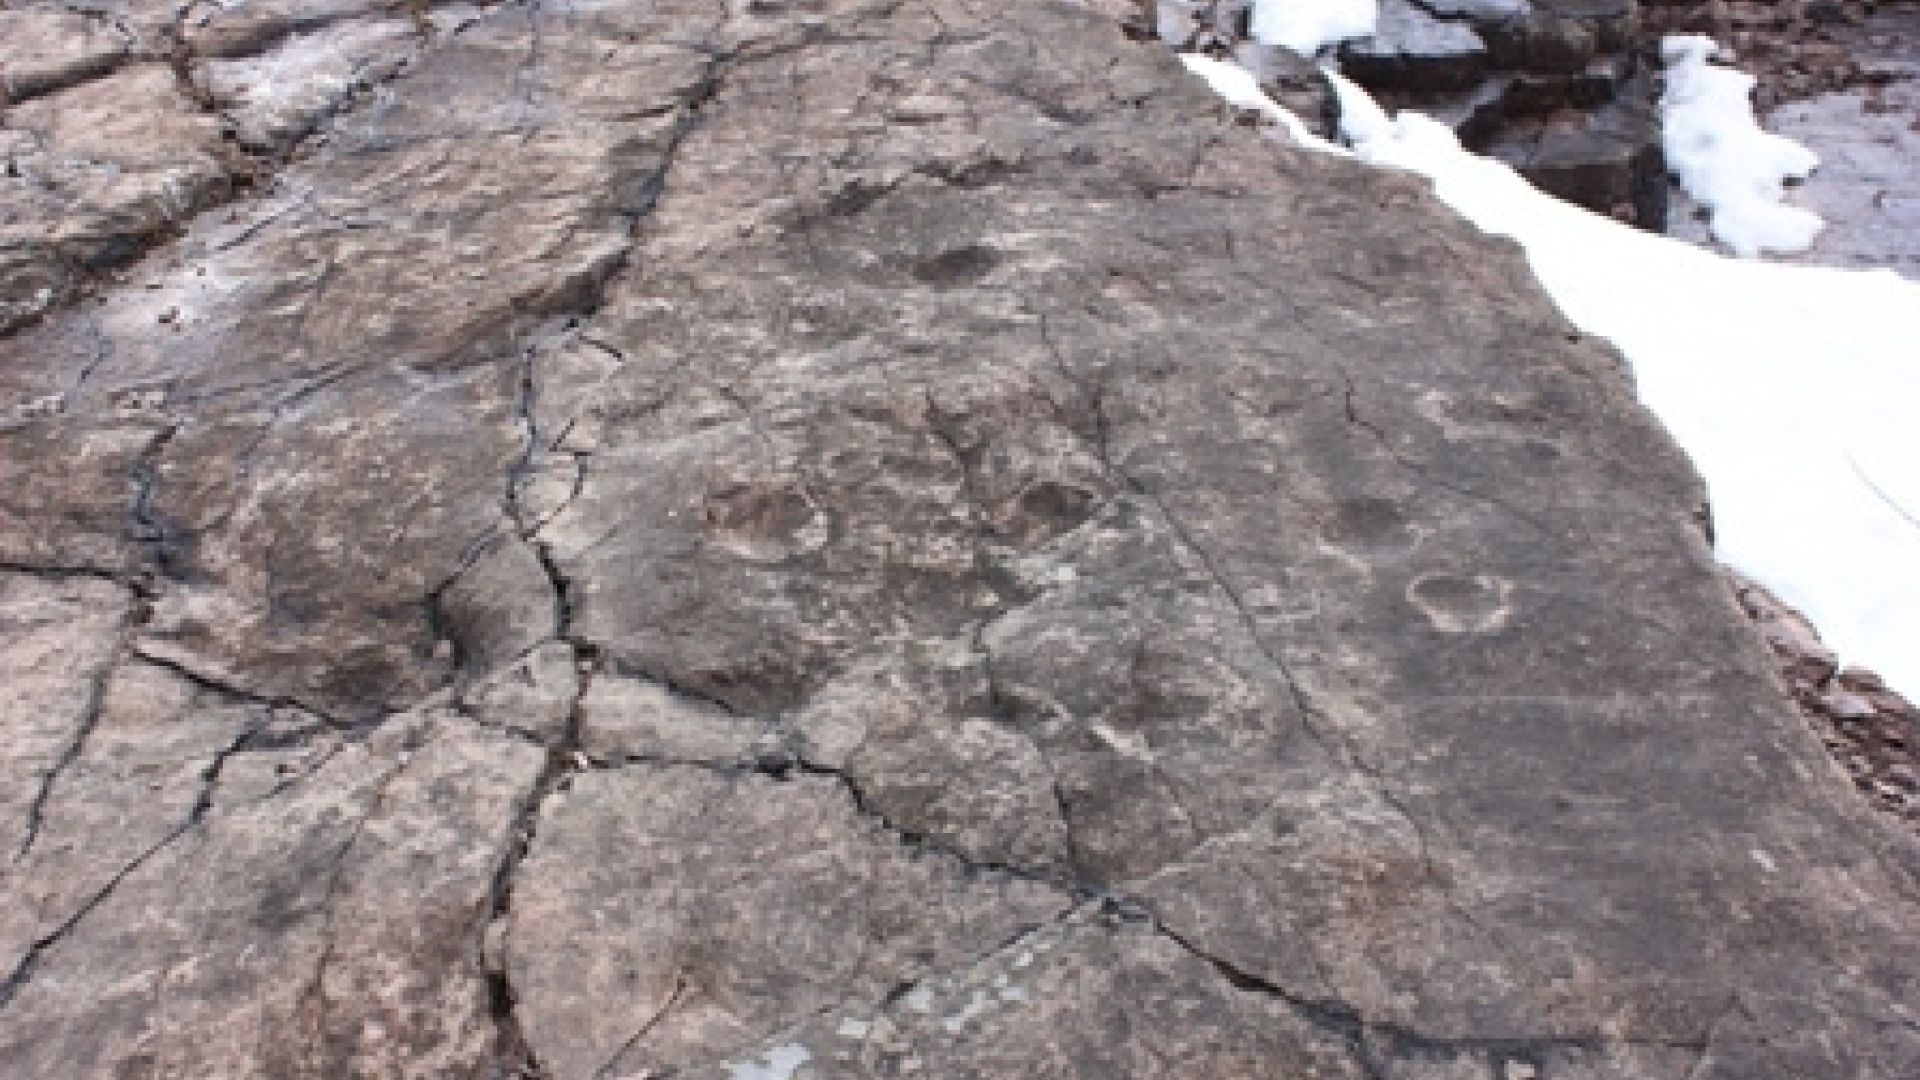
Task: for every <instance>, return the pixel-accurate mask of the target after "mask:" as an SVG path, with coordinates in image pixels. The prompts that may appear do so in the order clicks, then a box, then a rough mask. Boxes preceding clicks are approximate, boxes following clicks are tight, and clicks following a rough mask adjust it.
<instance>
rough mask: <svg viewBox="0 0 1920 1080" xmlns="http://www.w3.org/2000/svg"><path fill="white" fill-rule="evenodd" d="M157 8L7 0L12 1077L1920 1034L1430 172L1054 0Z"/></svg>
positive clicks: (1577, 1061)
mask: <svg viewBox="0 0 1920 1080" xmlns="http://www.w3.org/2000/svg"><path fill="white" fill-rule="evenodd" d="M158 6H159V5H153V7H155V8H157V7H158ZM147 7H148V5H140V4H129V5H125V6H124V7H123V8H116V9H114V13H113V14H112V15H111V16H106V15H102V16H93V15H87V14H84V13H83V14H79V15H76V14H74V12H73V11H72V10H71V9H63V8H57V7H53V6H25V7H18V8H14V9H11V10H10V11H9V12H8V14H7V18H8V20H9V31H8V33H7V35H6V37H5V38H4V39H3V40H4V45H3V46H0V48H4V49H5V50H6V52H7V53H8V55H7V57H6V60H5V63H6V65H7V66H6V71H7V76H6V77H7V79H8V80H9V82H8V86H9V93H11V94H13V95H14V96H15V98H16V100H17V104H15V105H13V106H11V107H10V109H9V112H8V113H7V117H6V122H5V123H6V132H7V135H6V137H7V138H8V139H9V140H11V141H10V142H9V143H8V144H7V145H8V148H9V149H8V151H7V154H8V161H9V162H10V165H9V168H8V176H7V180H6V182H7V183H8V184H9V185H11V188H10V194H9V198H8V201H7V202H6V203H5V206H6V211H5V213H6V214H7V217H6V219H5V222H6V225H5V227H6V229H7V232H6V234H5V246H4V248H3V249H0V250H4V252H5V258H6V260H7V263H6V266H7V271H6V273H7V277H6V284H5V286H4V289H5V291H4V294H3V295H0V300H3V301H4V303H5V304H6V305H7V307H6V310H7V311H8V312H9V313H10V316H9V318H10V319H11V325H12V327H13V329H12V332H11V334H10V335H9V336H7V337H5V338H4V339H0V408H3V409H4V410H6V411H5V413H4V415H5V416H6V417H7V419H6V420H5V423H4V427H0V440H4V442H3V443H0V469H3V470H4V473H5V475H4V477H0V566H3V569H0V673H3V674H4V681H5V685H6V686H7V687H8V689H9V693H8V694H7V695H6V696H5V697H4V698H0V798H3V799H4V804H5V808H6V812H5V821H6V822H7V825H6V833H5V836H4V843H5V844H6V845H7V849H8V850H7V853H6V859H7V862H6V866H5V870H4V877H0V896H4V900H5V903H4V904H3V905H0V908H4V911H5V915H4V917H3V918H0V949H4V951H5V957H4V959H0V1061H4V1062H6V1063H7V1064H6V1068H5V1071H6V1072H7V1074H8V1075H9V1076H12V1077H76V1076H79V1077H92V1076H114V1077H124V1076H196V1077H198V1076H219V1077H236V1076H261V1077H302V1076H312V1077H321V1076H324V1077H340V1076H350V1075H361V1076H379V1077H389V1076H432V1077H460V1076H471V1077H486V1076H502V1075H533V1076H548V1077H554V1078H568V1080H573V1078H580V1080H586V1078H593V1077H615V1076H629V1077H637V1076H653V1077H658V1076H661V1075H663V1074H665V1073H668V1072H672V1071H676V1070H678V1071H679V1072H680V1074H681V1075H686V1076H731V1077H736V1078H737V1077H741V1076H775V1077H805V1076H907V1075H917V1076H939V1077H963V1076H996V1077H1027V1076H1053V1077H1086V1078H1094V1077H1102V1078H1104V1077H1113V1076H1141V1077H1149V1076H1151V1077H1194V1078H1200V1077H1208V1078H1213V1077H1229V1076H1297V1077H1306V1076H1319V1077H1353V1078H1369V1080H1380V1078H1387V1077H1392V1078H1442V1077H1486V1076H1500V1077H1503V1078H1508V1080H1511V1078H1514V1077H1522V1076H1533V1077H1555V1078H1578V1077H1590V1078H1599V1077H1667V1078H1676V1080H1677V1078H1680V1077H1694V1078H1706V1077H1713V1078H1721V1080H1730V1078H1735V1077H1738V1078H1741V1080H1755V1078H1789V1077H1792V1078H1805V1077H1828V1076H1832V1077H1839V1076H1848V1077H1885V1078H1895V1077H1908V1076H1912V1075H1914V1069H1915V1065H1916V1063H1917V1062H1920V1020H1917V1018H1916V1016H1915V1013H1914V1012H1913V1009H1914V1002H1915V1001H1920V946H1917V945H1916V941H1915V938H1914V935H1913V933H1912V931H1913V928H1914V927H1915V926H1916V925H1920V886H1917V885H1916V875H1917V874H1920V859H1917V858H1916V855H1917V854H1920V852H1917V851H1916V848H1915V846H1914V843H1913V840H1912V838H1911V837H1910V836H1909V835H1907V834H1905V833H1904V832H1903V831H1901V830H1899V829H1897V828H1895V827H1894V826H1893V825H1892V823H1891V822H1888V821H1885V820H1882V819H1881V818H1880V817H1879V815H1877V814H1876V813H1875V812H1874V811H1873V810H1872V809H1871V808H1870V807H1868V806H1867V805H1866V804H1865V803H1864V802H1863V801H1861V800H1860V799H1859V797H1858V796H1857V795H1856V794H1855V793H1854V792H1853V791H1851V790H1850V789H1849V787H1848V785H1847V783H1846V781H1845V779H1844V777H1843V776H1842V775H1841V774H1840V773H1839V772H1838V770H1836V769H1835V768H1834V766H1833V765H1832V764H1831V763H1830V762H1829V761H1828V759H1827V758H1826V757H1825V756H1824V754H1823V753H1822V750H1821V748H1820V746H1819V745H1818V743H1817V742H1816V741H1815V740H1814V739H1813V738H1812V737H1811V736H1810V735H1809V734H1808V732H1807V731H1806V730H1805V728H1804V727H1803V726H1802V724H1801V722H1800V721H1799V719H1798V718H1797V717H1796V716H1795V715H1794V714H1793V711H1792V707H1791V705H1790V704H1789V703H1788V701H1787V699H1786V697H1785V695H1784V694H1783V693H1782V692H1781V688H1780V686H1779V685H1778V684H1777V683H1776V682H1775V681H1774V679H1773V676H1772V674H1771V672H1770V668H1769V661H1768V659H1767V657H1766V656H1765V654H1764V652H1763V651H1762V649H1761V647H1760V645H1759V644H1758V642H1757V641H1756V640H1755V639H1754V637H1753V635H1752V634H1751V632H1750V630H1749V629H1748V628H1747V627H1746V626H1745V625H1744V623H1743V618H1742V615H1741V613H1740V612H1739V610H1738V608H1737V607H1736V606H1735V604H1734V603H1733V602H1732V600H1731V599H1730V598H1729V597H1728V595H1727V594H1726V593H1725V591H1724V590H1723V589H1722V586H1721V584H1720V582H1719V581H1718V579H1717V578H1716V577H1715V573H1714V569H1713V565H1712V561H1711V558H1710V556H1709V553H1708V551H1707V549H1706V546H1705V544H1704V542H1703V541H1702V539H1701V537H1700V534H1699V530H1698V528H1697V525H1696V520H1697V518H1696V515H1697V512H1698V510H1699V499H1700V490H1699V486H1698V484H1697V483H1696V481H1695V479H1694V477H1693V475H1692V473H1691V472H1690V470H1689V468H1688V466H1687V464H1686V462H1685V461H1684V460H1683V459H1682V458H1681V457H1680V456H1679V455H1678V453H1677V452H1676V451H1675V450H1674V448H1673V447H1672V445H1671V444H1670V443H1669V442H1668V441H1667V439H1666V438H1665V436H1664V434H1663V433H1662V432H1661V431H1660V430H1659V429H1658V428H1657V427H1656V426H1655V425H1654V423H1653V422H1652V421H1651V420H1650V419H1649V418H1648V416H1647V415H1646V414H1645V413H1643V412H1642V411H1641V410H1640V409H1639V408H1638V407H1637V406H1636V405H1635V404H1634V403H1633V400H1632V395H1631V392H1630V388H1629V387H1628V386H1627V385H1626V382H1625V379H1624V377H1623V375H1622V372H1621V368H1620V365H1619V363H1618V361H1617V358H1616V357H1615V356H1613V355H1612V354H1611V353H1610V352H1609V351H1608V350H1607V349H1606V348H1604V347H1603V346H1601V345H1600V344H1598V343H1596V342H1593V341H1589V340H1582V339H1580V338H1579V337H1578V336H1577V335H1575V334H1573V333H1572V332H1571V331H1570V330H1569V329H1568V327H1567V326H1566V325H1565V324H1564V323H1563V322H1562V321H1561V320H1560V319H1559V318H1558V317H1557V316H1556V314H1555V313H1554V311H1553V310H1552V308H1551V306H1550V304H1549V303H1548V302H1547V300H1546V299H1545V297H1544V296H1543V295H1542V294H1541V293H1540V291H1539V290H1538V288H1537V287H1536V286H1535V285H1534V284H1533V282H1532V281H1531V279H1530V278H1529V276H1528V274H1527V271H1526V269H1525V267H1524V265H1523V263H1522V261H1521V259H1520V258H1519V256H1518V254H1517V252H1515V251H1514V250H1512V249H1511V248H1508V247H1504V246H1501V245H1498V244H1495V243H1492V242H1489V241H1488V240H1486V239H1485V238H1483V237H1481V236H1479V235H1477V234H1475V233H1474V232H1473V231H1472V230H1471V229H1470V228H1468V227H1467V226H1466V225H1464V224H1463V223H1461V222H1459V221H1458V220H1456V219H1454V218H1452V217H1450V216H1449V215H1448V214H1446V213H1445V212H1444V211H1443V210H1442V209H1441V208H1440V207H1439V206H1438V204H1437V203H1436V202H1435V201H1434V200H1433V199H1432V198H1431V197H1430V196H1429V195H1428V194H1427V193H1426V192H1424V191H1423V190H1421V189H1420V187H1419V185H1418V184H1416V183H1414V182H1413V181H1411V180H1409V179H1406V178H1404V177H1397V176H1393V175H1387V174H1380V173H1370V172H1366V171H1363V170H1362V169H1361V168H1360V167H1358V166H1356V165H1353V164H1351V163H1348V162H1345V161H1340V160H1334V159H1328V158H1323V157H1318V156H1306V155H1296V154H1291V153H1288V152H1286V151H1284V150H1276V149H1275V148H1273V147H1272V146H1270V145H1269V144H1268V143H1266V142H1265V141H1264V140H1261V139H1259V138H1257V137H1256V136H1255V135H1254V134H1252V133H1250V132H1247V131H1245V130H1244V129H1242V128H1240V127H1238V126H1237V125H1235V124H1234V123H1233V121H1232V117H1231V116H1229V115H1227V112H1226V110H1224V109H1222V108H1221V107H1219V106H1217V105H1216V104H1215V103H1214V102H1213V101H1212V100H1211V98H1210V96H1209V95H1208V93H1207V91H1206V90H1205V89H1204V88H1202V87H1200V86H1198V85H1196V84H1194V83H1193V82H1191V81H1190V80H1189V79H1188V78H1187V77H1186V76H1185V75H1184V73H1182V72H1181V71H1180V69H1179V67H1178V65H1177V63H1176V62H1175V61H1174V60H1172V58H1170V57H1169V56H1167V55H1165V53H1164V52H1163V51H1160V50H1158V49H1151V48H1145V47H1140V46H1136V45H1134V44H1131V43H1129V42H1128V41H1127V40H1125V39H1124V38H1123V37H1122V35H1121V34H1120V33H1119V31H1118V29H1117V28H1116V27H1115V26H1114V24H1113V23H1112V22H1111V21H1110V20H1107V19H1105V18H1103V17H1101V16H1099V15H1096V14H1094V13H1092V12H1089V11H1086V10H1076V9H1073V8H1068V7H1060V6H1054V5H1051V4H1044V3H1034V4H1022V5H1007V6H992V7H982V8H980V9H977V10H976V9H972V8H968V7H966V6H964V5H957V4H949V3H897V2H895V3H885V4H862V3H857V2H851V0H847V2H839V0H831V2H830V0H817V2H807V3H783V4H774V3H752V4H746V3H741V4H731V5H730V4H722V3H719V2H716V0H698V2H695V0H663V2H658V3H644V2H619V3H614V2H606V3H598V2H592V0H585V2H576V3H572V4H567V5H562V4H558V3H546V4H505V5H499V6H493V7H488V8H485V9H433V10H428V9H427V8H425V7H424V6H417V5H409V6H407V7H406V8H405V10H404V11H403V12H396V11H395V10H394V9H391V8H388V7H384V6H379V5H376V4H373V3H365V4H356V3H353V2H350V0H342V2H338V3H321V2H313V3H296V2H287V3H258V4H245V5H235V6H232V7H228V8H224V9H222V8H195V9H192V10H191V12H190V14H189V15H188V16H187V17H186V18H184V19H178V20H176V19H174V18H173V16H172V15H171V9H170V8H169V9H168V12H167V13H163V16H157V17H156V18H155V19H151V20H150V19H148V18H147V16H146V15H144V14H143V12H145V11H146V10H147ZM16 27H17V28H20V29H15V28H16ZM106 103H118V104H117V106H116V109H117V110H128V111H125V112H122V111H115V110H106ZM103 110H106V111H112V112H113V115H114V116H116V117H119V119H115V120H112V121H111V122H110V123H111V124H114V125H119V126H116V127H113V128H111V129H110V130H109V128H107V127H105V126H103V125H106V124H108V123H109V121H107V120H104V119H102V117H103V116H105V115H106V112H105V111H103ZM141 110H145V112H141ZM148 113H150V114H151V115H150V116H148ZM129 117H131V119H129ZM142 117H145V118H144V119H143V118H142ZM243 180H244V182H243ZM13 192H17V193H18V194H19V197H14V195H13V194H12V193H13ZM755 1070H758V1071H755Z"/></svg>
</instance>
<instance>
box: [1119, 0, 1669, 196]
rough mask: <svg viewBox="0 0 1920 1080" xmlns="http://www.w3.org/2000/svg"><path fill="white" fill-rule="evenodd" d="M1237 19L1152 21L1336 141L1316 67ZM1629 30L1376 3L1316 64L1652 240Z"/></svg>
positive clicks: (1561, 8)
mask: <svg viewBox="0 0 1920 1080" xmlns="http://www.w3.org/2000/svg"><path fill="white" fill-rule="evenodd" d="M1245 8H1246V4H1245V3H1243V2H1236V0H1212V2H1197V0H1196V2H1188V0H1168V2H1167V3H1163V4H1160V5H1159V6H1158V7H1157V8H1156V9H1155V10H1156V11H1157V12H1158V13H1160V14H1161V15H1162V16H1165V18H1163V19H1162V23H1161V26H1160V27H1159V31H1160V33H1159V36H1160V37H1161V38H1162V39H1163V40H1166V41H1168V42H1169V43H1171V44H1173V45H1175V46H1176V47H1183V48H1198V49H1204V50H1210V51H1214V52H1222V53H1231V54H1233V55H1234V56H1236V58H1238V59H1239V61H1240V62H1241V63H1242V64H1244V65H1245V66H1246V67H1247V68H1248V69H1249V70H1251V71H1253V72H1254V73H1255V74H1256V76H1257V77H1258V78H1259V79H1260V80H1261V82H1262V84H1263V86H1264V87H1266V88H1267V90H1268V91H1269V93H1270V94H1271V95H1272V96H1273V98H1274V99H1275V100H1276V101H1279V102H1280V103H1281V104H1282V105H1285V106H1286V107H1288V108H1289V109H1291V110H1292V111H1293V112H1294V113H1295V115H1297V116H1299V117H1301V118H1302V119H1303V120H1305V121H1306V122H1307V123H1308V124H1309V126H1310V127H1312V128H1314V129H1315V130H1316V131H1318V132H1319V133H1320V134H1323V135H1332V134H1333V133H1334V129H1335V126H1336V121H1335V120H1334V119H1332V112H1333V111H1334V110H1333V109H1332V106H1331V104H1330V99H1331V91H1330V90H1329V89H1328V88H1327V87H1325V85H1324V83H1323V82H1322V81H1320V80H1316V79H1314V78H1312V77H1311V76H1310V75H1308V74H1303V72H1302V70H1301V69H1302V67H1303V66H1304V67H1305V68H1307V69H1308V72H1311V71H1312V70H1313V69H1314V64H1315V63H1316V61H1313V60H1309V59H1306V58H1302V57H1299V56H1296V55H1294V54H1293V53H1291V52H1289V51H1287V50H1285V49H1282V48H1277V47H1270V46H1265V45H1261V44H1259V43H1256V42H1252V41H1249V40H1247V39H1246V35H1245V26H1244V20H1243V18H1242V17H1241V13H1243V12H1244V10H1245ZM1136 25H1138V24H1136ZM1638 29H1639V23H1638V8H1637V6H1636V5H1634V4H1632V3H1627V2H1625V0H1382V2H1381V4H1380V16H1379V22H1378V25H1377V27H1376V29H1375V32H1374V34H1373V35H1371V36H1369V37H1364V38H1358V39H1355V40H1352V41H1348V42H1345V43H1343V44H1341V45H1339V46H1337V47H1332V48H1329V49H1328V50H1326V53H1327V56H1326V59H1328V60H1333V61H1337V63H1338V66H1339V68H1340V70H1341V72H1342V73H1343V74H1345V75H1346V76H1347V77H1348V78H1351V79H1352V80H1353V81H1354V82H1355V83H1357V84H1359V85H1360V86H1362V87H1364V88H1366V89H1367V90H1368V91H1369V92H1370V93H1371V94H1373V96H1374V97H1375V98H1377V99H1378V100H1379V101H1380V102H1381V104H1383V105H1385V106H1386V107H1387V108H1388V109H1390V110H1397V109H1415V110H1417V111H1420V112H1423V113H1426V114H1428V115H1431V116H1433V117H1435V118H1436V119H1439V120H1441V121H1442V122H1444V123H1446V124H1447V125H1448V126H1449V127H1452V128H1453V129H1454V132H1455V134H1456V135H1458V137H1459V138H1460V141H1461V143H1462V144H1463V145H1465V146H1466V147H1467V148H1468V149H1470V150H1473V151H1474V152H1476V153H1481V154H1487V155H1489V156H1492V157H1496V158H1498V159H1500V160H1502V161H1505V162H1506V163H1507V164H1509V165H1511V166H1513V167H1514V168H1515V169H1517V170H1518V171H1519V172H1520V173H1521V174H1522V175H1524V176H1525V177H1527V179H1528V180H1530V181H1531V182H1532V183H1533V184H1534V185H1535V186H1536V187H1539V188H1540V189H1542V190H1544V191H1547V192H1549V193H1551V194H1553V195H1555V196H1557V197H1559V198H1562V199H1565V200H1567V201H1568V202H1572V203H1575V204H1577V205H1580V206H1584V207H1586V208H1588V209H1590V210H1594V211H1596V212H1598V213H1602V214H1607V215H1610V216H1612V217H1615V218H1618V219H1620V220H1622V221H1627V222H1631V223H1633V224H1636V225H1639V226H1641V227H1643V228H1649V229H1661V228H1664V227H1665V222H1666V220H1667V181H1666V175H1665V162H1664V159H1663V157H1662V154H1661V150H1660V134H1659V123H1658V118H1657V117H1656V115H1655V112H1654V104H1653V103H1654V99H1655V97H1656V87H1655V85H1654V79H1653V77H1652V72H1651V71H1650V70H1649V69H1648V68H1647V67H1646V66H1645V65H1644V64H1643V61H1642V57H1641V55H1640V53H1639V52H1638V51H1636V49H1635V45H1636V41H1637V39H1636V35H1637V33H1638ZM1139 33H1140V34H1141V35H1142V36H1146V33H1147V32H1146V30H1145V29H1144V28H1142V29H1140V30H1139Z"/></svg>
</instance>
